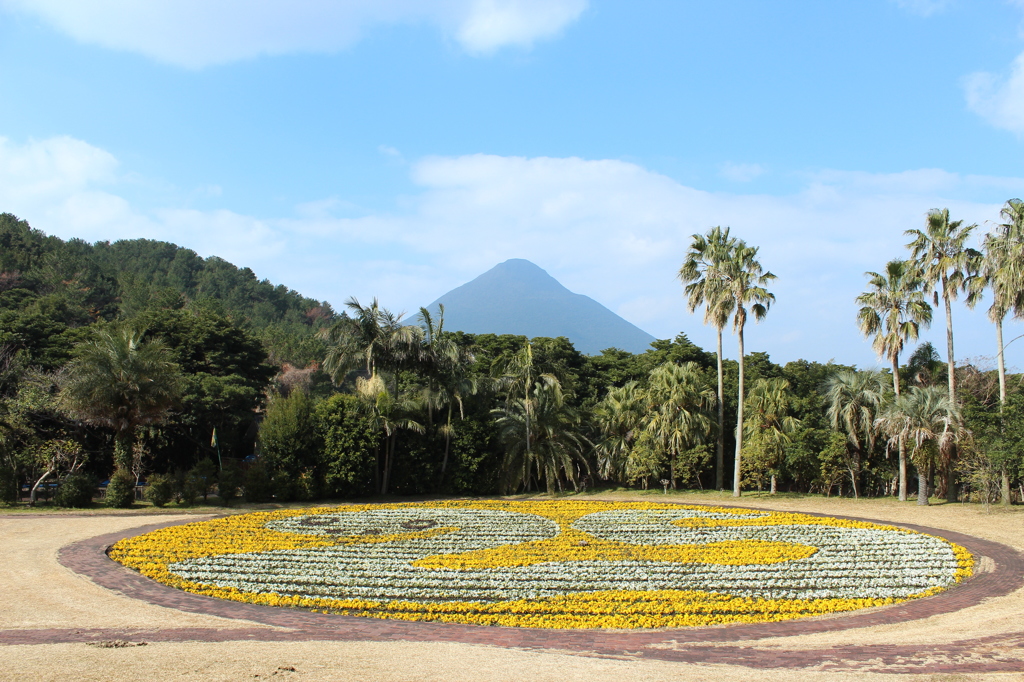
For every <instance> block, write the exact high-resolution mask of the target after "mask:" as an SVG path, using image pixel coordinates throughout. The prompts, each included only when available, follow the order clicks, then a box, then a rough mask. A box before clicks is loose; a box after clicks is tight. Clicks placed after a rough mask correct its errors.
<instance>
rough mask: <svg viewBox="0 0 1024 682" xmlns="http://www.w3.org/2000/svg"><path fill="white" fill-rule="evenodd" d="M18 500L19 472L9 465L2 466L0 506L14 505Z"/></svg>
mask: <svg viewBox="0 0 1024 682" xmlns="http://www.w3.org/2000/svg"><path fill="white" fill-rule="evenodd" d="M17 499H18V470H17V469H16V468H15V467H13V466H11V465H9V464H0V505H5V506H6V505H9V504H13V503H14V502H15V500H17Z"/></svg>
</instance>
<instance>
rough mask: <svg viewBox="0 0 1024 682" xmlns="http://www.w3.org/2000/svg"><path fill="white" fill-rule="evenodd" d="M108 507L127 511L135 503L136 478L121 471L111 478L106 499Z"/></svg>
mask: <svg viewBox="0 0 1024 682" xmlns="http://www.w3.org/2000/svg"><path fill="white" fill-rule="evenodd" d="M104 500H105V504H106V505H107V506H108V507H113V508H115V509H127V508H128V507H130V506H132V504H133V503H134V502H135V477H134V476H132V475H131V474H130V473H128V472H127V471H125V470H123V469H119V470H117V471H115V472H114V473H113V475H111V477H110V482H109V483H107V492H106V496H105V498H104Z"/></svg>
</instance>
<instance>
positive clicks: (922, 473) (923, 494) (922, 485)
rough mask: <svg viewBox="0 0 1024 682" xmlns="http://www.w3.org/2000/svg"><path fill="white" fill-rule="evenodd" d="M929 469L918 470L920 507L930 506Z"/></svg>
mask: <svg viewBox="0 0 1024 682" xmlns="http://www.w3.org/2000/svg"><path fill="white" fill-rule="evenodd" d="M928 468H929V467H918V468H917V503H918V504H919V505H927V504H928Z"/></svg>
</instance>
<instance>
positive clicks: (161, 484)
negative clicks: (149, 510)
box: [146, 474, 174, 507]
mask: <svg viewBox="0 0 1024 682" xmlns="http://www.w3.org/2000/svg"><path fill="white" fill-rule="evenodd" d="M173 497H174V479H173V478H171V477H170V476H167V475H166V474H153V475H152V476H150V477H149V487H148V488H146V499H147V500H149V501H150V502H152V503H153V506H154V507H162V506H164V505H165V504H167V503H168V502H170V501H171V499H172V498H173Z"/></svg>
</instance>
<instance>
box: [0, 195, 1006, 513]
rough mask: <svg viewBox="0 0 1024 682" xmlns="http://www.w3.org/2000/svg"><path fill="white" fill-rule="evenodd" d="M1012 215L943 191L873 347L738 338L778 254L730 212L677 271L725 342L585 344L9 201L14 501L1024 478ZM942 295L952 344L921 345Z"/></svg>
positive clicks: (755, 311) (862, 321)
mask: <svg viewBox="0 0 1024 682" xmlns="http://www.w3.org/2000/svg"><path fill="white" fill-rule="evenodd" d="M1003 215H1004V218H1005V219H1006V221H1007V222H1006V223H1005V224H1004V225H1001V226H999V227H998V228H997V229H996V230H994V231H993V232H991V233H989V234H988V235H986V236H984V239H983V240H982V242H981V243H980V245H979V248H978V249H974V248H971V247H970V246H969V244H968V238H969V237H971V236H972V232H973V231H974V229H975V226H965V225H962V224H961V223H960V222H958V221H953V220H951V219H950V216H949V213H948V211H939V210H935V211H932V212H930V213H929V214H928V219H927V222H926V225H925V226H924V229H923V230H910V231H908V237H909V238H910V240H911V241H910V243H909V244H908V252H907V254H906V259H904V260H901V259H895V260H892V261H890V262H889V263H887V264H884V265H883V267H881V268H880V272H877V273H876V272H872V273H868V283H867V286H866V290H865V292H864V293H863V294H862V295H861V296H859V297H858V299H857V302H858V308H859V311H860V312H859V314H858V317H857V319H856V320H853V319H851V320H850V331H851V334H853V333H862V334H863V335H864V337H865V342H866V343H872V344H873V345H874V348H875V350H876V351H877V353H878V356H879V358H880V359H882V360H883V361H884V362H886V363H887V364H888V365H889V369H887V370H884V371H876V370H858V369H857V368H856V367H853V366H846V365H840V364H834V363H831V362H830V363H828V364H821V363H817V362H809V361H804V360H798V361H794V362H789V363H786V364H785V365H778V364H776V363H774V362H772V360H771V359H770V358H769V357H768V355H767V354H765V353H763V352H758V351H756V350H754V351H751V350H749V349H746V348H745V347H744V345H743V344H744V336H743V333H744V329H745V327H746V325H748V324H749V323H750V322H752V321H756V320H760V319H761V318H764V317H765V316H766V315H769V314H770V308H771V304H772V302H773V301H774V296H773V295H772V294H771V293H770V287H771V282H772V280H773V279H774V275H772V274H771V273H770V272H769V271H767V270H764V269H763V268H762V267H761V264H760V263H759V261H758V249H757V248H756V247H753V246H749V245H747V244H746V243H744V242H743V241H742V240H740V239H738V238H736V237H734V236H733V235H731V233H730V231H729V229H728V228H724V229H723V228H714V229H712V230H710V231H709V232H708V233H707V234H705V235H694V238H693V243H692V245H691V249H690V251H689V252H688V253H686V254H681V258H680V263H681V267H680V270H679V273H678V275H679V279H680V284H681V288H680V295H682V296H684V297H686V300H687V301H688V303H689V305H690V308H691V310H692V311H694V312H696V313H698V314H699V315H703V319H704V322H705V323H706V324H709V325H711V326H712V327H713V328H715V329H716V331H717V332H718V337H719V340H720V344H719V348H717V349H715V350H712V351H708V350H705V349H702V348H699V347H698V346H696V345H695V344H693V343H692V342H690V340H689V339H688V338H687V336H686V335H685V334H679V335H678V336H677V337H676V338H674V339H671V340H667V339H666V340H659V341H656V342H655V343H653V344H651V348H650V349H649V350H647V351H646V352H644V353H642V354H631V353H628V352H625V351H621V350H616V349H607V350H604V351H602V353H601V354H599V355H595V356H587V355H583V354H581V353H580V352H578V351H577V350H576V349H575V348H574V347H573V345H572V343H571V342H570V341H569V340H568V339H566V338H564V337H559V338H533V339H527V338H525V337H521V336H513V335H494V334H477V335H472V334H465V333H462V332H452V331H448V330H446V329H445V328H444V311H443V310H441V311H439V313H435V314H434V315H433V316H432V315H431V314H430V313H428V311H426V310H422V309H421V310H420V311H419V313H418V314H414V315H410V316H404V315H400V314H397V313H395V312H392V311H390V310H388V309H387V308H386V307H385V306H384V305H383V304H382V303H380V302H378V301H376V300H374V301H363V302H360V301H358V300H355V299H350V300H349V301H347V302H346V304H345V309H344V310H342V311H335V310H334V309H332V307H331V306H330V305H329V304H328V303H326V302H323V301H317V300H314V299H310V298H306V297H304V296H302V295H301V294H299V293H297V292H295V291H292V290H290V289H288V288H286V287H284V286H281V285H277V286H275V285H273V284H271V283H270V282H268V281H266V280H262V281H261V280H259V279H258V278H257V276H256V275H255V274H254V273H253V272H252V271H251V270H249V269H248V268H238V267H236V266H234V265H232V264H231V263H228V262H226V261H224V260H222V259H219V258H216V257H210V258H202V257H200V256H198V255H197V254H196V253H195V252H193V251H190V250H188V249H186V248H182V247H179V246H176V245H174V244H170V243H166V242H159V241H151V240H144V239H136V240H125V241H117V242H113V243H109V242H97V243H95V244H89V243H86V242H84V241H80V240H75V239H72V240H70V241H64V240H61V239H59V238H57V237H53V236H47V235H46V234H44V233H42V232H41V231H39V230H35V229H32V228H31V227H30V226H29V225H28V223H26V222H25V221H23V220H19V219H18V218H17V217H15V216H13V215H11V214H2V215H0V502H2V503H5V504H15V503H22V504H23V503H24V502H23V500H29V501H30V503H32V504H36V503H39V502H41V501H46V502H47V503H49V504H56V505H59V506H72V507H73V506H88V505H89V504H91V503H92V500H93V498H94V497H95V496H96V494H97V491H98V490H100V489H102V490H103V491H104V493H103V497H104V500H105V503H106V504H108V505H111V506H129V505H131V504H133V503H134V502H135V501H136V495H137V494H138V492H137V491H144V493H143V494H144V497H145V498H146V499H147V500H149V501H151V502H153V503H154V504H156V505H160V506H162V505H165V504H169V503H176V504H183V505H188V504H193V503H195V502H196V501H197V500H198V499H199V498H203V499H208V498H210V497H211V496H214V497H215V499H216V500H218V501H219V502H220V503H222V504H230V503H231V502H232V501H233V500H235V499H237V498H240V497H241V498H244V499H245V500H247V501H249V502H270V501H274V502H289V501H295V500H318V499H343V498H354V497H371V496H377V495H496V494H502V495H505V494H515V493H521V492H546V493H552V494H554V493H559V492H569V491H581V490H594V489H598V488H615V487H632V488H643V489H649V488H650V489H657V490H662V489H665V490H667V489H675V488H691V489H726V490H729V489H731V490H733V492H734V494H735V495H740V494H741V493H742V491H764V492H767V493H769V494H770V493H776V492H800V493H815V494H823V495H830V496H832V495H838V496H851V497H861V496H887V495H891V496H897V497H899V498H900V499H908V498H909V497H911V496H914V495H916V496H917V497H918V499H919V502H921V503H927V501H928V499H929V497H938V498H944V499H947V500H972V501H979V502H984V503H986V504H988V503H990V502H999V503H1003V504H1011V503H1014V502H1019V501H1020V500H1021V498H1022V497H1024V481H1022V474H1024V449H1022V447H1021V443H1022V438H1024V411H1022V406H1024V391H1022V386H1021V384H1022V381H1021V379H1022V377H1021V376H1020V375H1015V374H1007V373H1006V371H1005V369H1004V367H1003V363H1002V347H1001V344H1002V340H1001V339H1002V337H1001V324H1002V322H1003V320H1004V319H1005V317H1006V316H1007V315H1017V314H1019V313H1021V312H1024V293H1022V292H1024V285H1022V284H1021V282H1022V281H1024V280H1022V277H1024V273H1022V272H1021V270H1022V269H1024V268H1021V267H1020V264H1021V263H1022V262H1024V208H1022V204H1021V202H1019V201H1017V200H1013V201H1010V202H1008V203H1007V205H1006V208H1005V209H1004V212H1003ZM975 236H976V235H975ZM880 265H881V264H880ZM986 295H987V296H988V301H986V304H985V305H987V306H991V307H990V308H989V317H990V319H992V321H993V323H994V325H995V326H994V327H993V329H994V332H993V338H997V336H996V331H998V332H999V335H998V339H999V341H998V348H996V345H997V344H996V343H994V344H993V346H994V353H993V354H994V355H995V356H996V357H997V359H998V367H996V368H987V367H985V368H979V367H974V366H972V365H970V364H964V363H956V362H952V363H951V362H950V361H949V360H950V358H951V357H952V339H953V329H952V325H951V323H950V322H949V319H950V317H949V301H950V300H955V299H956V298H957V296H961V297H963V298H964V299H966V301H967V303H968V304H969V305H975V304H977V303H979V302H980V301H982V300H983V297H984V296H986ZM943 309H944V310H945V313H944V312H943ZM933 314H934V315H935V319H936V324H940V323H941V320H942V319H943V316H945V319H946V321H947V338H948V339H949V344H948V348H947V349H942V350H944V351H947V354H946V356H945V359H944V358H943V355H942V354H941V353H940V349H937V348H935V347H933V346H932V345H931V344H929V343H923V344H917V345H915V342H916V341H917V339H918V332H919V330H920V329H921V328H923V327H924V326H926V325H928V324H930V323H931V322H932V315H933ZM858 329H859V332H858V331H857V330H858ZM724 336H734V337H735V341H736V342H738V344H739V346H738V350H739V354H738V357H739V358H740V359H741V362H736V361H732V360H727V359H722V350H721V340H722V339H723V337H724ZM903 356H905V357H906V358H907V359H906V362H904V363H902V364H901V363H900V358H901V357H903ZM951 367H955V371H952V372H951V371H950V368H951Z"/></svg>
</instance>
